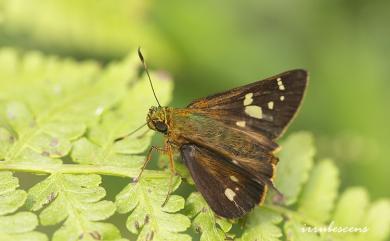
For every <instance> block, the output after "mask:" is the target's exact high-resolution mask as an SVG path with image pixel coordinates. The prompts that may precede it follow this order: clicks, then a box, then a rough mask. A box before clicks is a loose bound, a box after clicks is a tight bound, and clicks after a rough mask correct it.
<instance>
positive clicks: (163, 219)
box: [116, 174, 191, 241]
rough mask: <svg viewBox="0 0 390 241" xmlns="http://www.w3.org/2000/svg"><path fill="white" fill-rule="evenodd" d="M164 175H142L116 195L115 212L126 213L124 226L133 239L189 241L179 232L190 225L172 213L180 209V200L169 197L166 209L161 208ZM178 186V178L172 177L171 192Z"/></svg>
mask: <svg viewBox="0 0 390 241" xmlns="http://www.w3.org/2000/svg"><path fill="white" fill-rule="evenodd" d="M167 175H168V174H167ZM167 175H164V176H165V177H163V178H158V177H156V176H151V175H149V176H148V175H146V174H144V175H143V176H142V178H141V179H140V180H139V181H138V182H137V183H130V184H129V185H127V186H126V187H125V188H124V189H123V190H122V191H121V192H120V193H119V194H118V195H117V196H116V205H117V210H118V212H119V213H128V212H130V215H129V217H128V219H127V222H126V226H127V229H128V230H129V231H130V232H132V233H135V234H138V239H137V240H152V239H153V240H157V241H175V240H177V241H185V240H191V238H190V236H188V235H186V234H182V233H180V232H183V231H185V230H186V229H187V228H188V227H189V226H190V220H189V219H188V218H187V217H186V216H184V215H182V214H178V213H176V212H177V211H179V210H181V209H183V207H184V199H183V198H182V197H180V196H175V195H173V196H171V197H170V198H169V201H168V203H167V204H166V206H164V207H161V205H162V204H163V202H164V200H165V198H166V195H167V193H168V185H169V181H168V177H167ZM179 185H180V179H179V178H177V177H175V181H174V187H173V190H175V189H176V188H177V187H178V186H179Z"/></svg>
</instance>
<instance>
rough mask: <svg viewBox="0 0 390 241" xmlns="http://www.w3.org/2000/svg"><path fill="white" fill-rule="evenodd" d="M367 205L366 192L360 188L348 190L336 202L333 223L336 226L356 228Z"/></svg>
mask: <svg viewBox="0 0 390 241" xmlns="http://www.w3.org/2000/svg"><path fill="white" fill-rule="evenodd" d="M368 205H369V198H368V194H367V191H366V190H365V189H364V188H361V187H353V188H348V189H347V190H346V191H345V192H344V193H343V194H342V195H341V197H340V199H339V200H338V202H337V205H336V208H335V212H334V214H333V219H332V220H333V221H334V223H335V225H337V226H352V227H358V226H360V225H361V223H362V221H363V218H364V215H365V213H366V211H367V208H368Z"/></svg>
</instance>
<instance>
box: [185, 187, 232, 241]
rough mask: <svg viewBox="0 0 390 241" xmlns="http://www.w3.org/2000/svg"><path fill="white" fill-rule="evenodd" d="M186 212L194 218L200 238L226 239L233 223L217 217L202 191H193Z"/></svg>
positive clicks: (193, 222) (187, 202)
mask: <svg viewBox="0 0 390 241" xmlns="http://www.w3.org/2000/svg"><path fill="white" fill-rule="evenodd" d="M186 214H187V215H188V216H189V217H190V218H191V219H192V227H193V228H194V230H195V231H196V232H200V233H201V236H200V240H201V241H208V240H213V241H214V240H215V241H219V240H221V241H224V240H225V239H226V237H227V234H226V233H227V232H229V230H230V229H231V227H232V224H231V223H230V222H229V221H228V220H226V219H222V218H218V217H216V215H215V214H214V212H213V211H212V210H211V209H210V207H209V206H208V205H207V203H206V201H205V200H204V199H203V197H202V196H201V194H200V193H197V192H196V193H191V195H190V196H189V197H188V199H187V201H186Z"/></svg>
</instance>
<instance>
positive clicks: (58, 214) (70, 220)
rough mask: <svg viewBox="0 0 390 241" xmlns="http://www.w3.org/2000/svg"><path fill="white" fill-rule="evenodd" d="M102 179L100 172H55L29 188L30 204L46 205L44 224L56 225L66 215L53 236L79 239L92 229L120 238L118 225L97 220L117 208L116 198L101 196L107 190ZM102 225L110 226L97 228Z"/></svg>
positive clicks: (33, 206) (36, 207) (32, 207)
mask: <svg viewBox="0 0 390 241" xmlns="http://www.w3.org/2000/svg"><path fill="white" fill-rule="evenodd" d="M100 183H101V178H100V176H98V175H70V174H68V175H64V174H60V173H57V174H53V175H51V176H50V177H48V178H46V179H45V180H44V181H42V182H40V183H38V184H36V185H35V186H33V187H32V188H31V189H30V190H29V192H28V200H27V204H26V205H27V207H28V208H29V209H30V210H32V211H37V210H40V209H43V210H42V212H41V213H40V215H39V218H40V221H41V224H42V225H55V224H58V223H60V222H62V221H64V220H65V219H66V221H65V223H64V224H63V226H62V227H61V228H60V229H59V230H57V231H56V233H55V234H54V236H53V240H64V239H66V240H68V239H69V238H72V239H73V240H77V238H78V237H79V236H87V235H88V234H90V233H96V235H99V236H101V237H102V239H103V240H112V239H119V238H120V233H119V231H118V230H117V228H116V227H115V226H113V225H109V224H102V223H97V222H96V221H101V220H105V219H107V218H108V217H110V216H111V215H112V214H114V212H115V205H114V204H113V203H112V202H110V201H105V200H101V199H102V198H103V197H104V196H105V194H106V192H105V190H104V189H103V188H102V187H100V186H99V184H100ZM101 226H109V228H105V229H97V227H101ZM103 231H104V232H103ZM108 237H113V238H110V239H109V238H108Z"/></svg>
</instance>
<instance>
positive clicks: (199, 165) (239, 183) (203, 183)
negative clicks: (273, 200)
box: [180, 144, 266, 218]
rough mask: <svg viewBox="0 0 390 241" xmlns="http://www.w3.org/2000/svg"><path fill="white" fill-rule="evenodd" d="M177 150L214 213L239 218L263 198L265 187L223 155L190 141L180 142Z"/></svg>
mask: <svg viewBox="0 0 390 241" xmlns="http://www.w3.org/2000/svg"><path fill="white" fill-rule="evenodd" d="M180 152H181V156H182V158H183V161H184V163H185V164H186V166H187V167H188V169H189V171H190V173H191V176H192V178H193V179H194V182H195V185H196V188H197V189H198V191H200V192H201V194H202V195H203V197H204V198H205V200H206V201H207V203H208V204H209V206H210V207H211V209H212V210H213V211H214V212H215V213H216V214H217V215H220V216H222V217H226V218H237V217H241V216H243V215H244V214H246V213H247V212H248V211H249V210H251V209H252V208H253V207H254V206H255V205H257V204H258V203H260V202H261V200H262V199H263V197H264V195H265V192H266V186H265V185H264V184H262V183H260V182H258V181H256V178H255V177H254V176H252V175H251V174H250V173H248V172H246V171H245V170H243V169H241V168H239V167H237V166H236V165H235V164H233V163H231V162H230V160H227V159H226V158H225V157H223V156H221V155H219V154H216V153H215V152H213V151H211V150H209V149H207V148H204V147H200V146H197V145H193V144H185V145H182V146H181V148H180Z"/></svg>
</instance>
